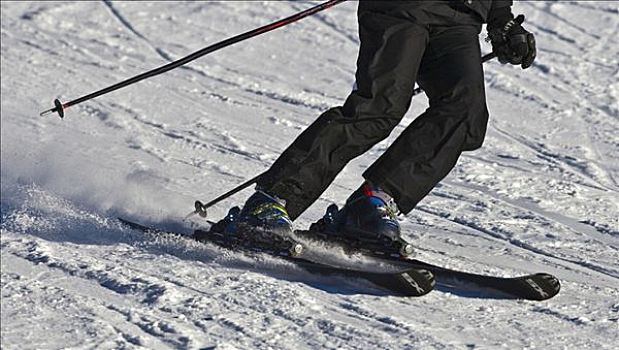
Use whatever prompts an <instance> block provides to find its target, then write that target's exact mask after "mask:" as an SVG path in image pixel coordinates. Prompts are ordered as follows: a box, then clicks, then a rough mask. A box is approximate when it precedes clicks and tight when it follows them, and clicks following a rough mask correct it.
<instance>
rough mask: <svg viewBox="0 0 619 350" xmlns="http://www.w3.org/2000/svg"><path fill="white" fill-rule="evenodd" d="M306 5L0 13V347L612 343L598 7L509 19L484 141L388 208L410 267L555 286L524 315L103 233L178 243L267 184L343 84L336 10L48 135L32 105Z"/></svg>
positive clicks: (38, 7)
mask: <svg viewBox="0 0 619 350" xmlns="http://www.w3.org/2000/svg"><path fill="white" fill-rule="evenodd" d="M312 4H315V2H305V1H304V2H296V3H294V2H259V3H258V2H251V1H250V2H241V1H236V2H185V3H171V2H141V3H132V2H112V1H103V2H2V4H1V5H0V6H1V8H2V25H1V32H0V34H1V39H2V61H1V65H2V81H1V88H2V111H1V118H2V119H1V120H2V128H1V133H2V134H1V136H2V137H1V155H2V168H1V174H2V199H1V203H0V204H1V223H0V249H1V252H2V255H1V257H2V263H1V264H2V265H1V266H2V269H1V283H0V285H1V296H2V301H1V303H2V305H1V306H2V314H1V320H0V321H1V324H2V326H1V334H0V341H1V343H2V345H1V347H2V348H3V349H35V348H36V349H52V348H70V347H71V348H104V349H108V348H109V349H315V348H326V349H396V348H397V349H418V348H424V349H426V348H438V349H475V348H483V349H486V348H502V347H503V348H575V349H576V348H577V349H582V348H595V349H612V348H613V345H612V344H615V343H619V332H618V329H619V304H618V300H619V288H618V285H619V281H618V280H619V264H618V263H617V261H619V219H618V218H619V137H618V136H617V135H618V130H619V59H618V58H617V57H619V42H618V41H619V39H618V38H617V35H616V33H617V32H618V31H619V16H618V14H619V7H618V6H617V4H615V3H613V2H605V1H600V2H596V1H586V2H585V1H566V2H546V1H535V2H517V3H516V4H515V6H514V12H515V13H524V14H525V15H526V18H527V19H526V22H525V26H526V27H527V28H529V29H530V30H532V31H533V32H535V34H536V39H537V42H538V49H539V52H538V58H537V60H536V62H535V64H534V65H533V67H532V68H531V69H529V70H526V71H521V70H520V69H518V68H516V67H510V66H503V65H500V64H498V63H496V62H490V63H488V64H486V65H485V67H484V68H485V70H486V83H487V93H488V103H489V109H490V111H491V120H490V125H489V128H488V135H487V139H486V142H485V144H484V146H483V147H482V148H481V149H480V150H477V151H475V152H469V153H466V154H465V155H463V157H462V158H461V159H460V161H459V162H458V165H457V166H456V168H455V169H454V171H453V172H452V173H451V174H450V175H449V176H448V177H447V178H446V179H445V180H444V181H443V182H442V183H441V184H440V185H439V186H437V188H436V189H435V190H434V191H432V193H431V194H430V195H429V196H428V197H427V198H426V199H424V201H423V202H422V203H420V205H419V206H418V208H417V209H416V210H414V211H413V212H412V213H410V214H409V215H407V216H406V217H404V216H402V217H401V224H402V227H403V232H404V235H405V236H406V238H408V239H409V240H410V241H411V242H413V243H414V245H415V246H416V247H417V253H418V255H419V258H420V259H422V260H427V261H431V262H434V263H436V264H439V265H445V266H449V267H453V268H458V269H462V270H468V271H472V272H479V273H489V274H496V275H501V276H513V275H518V274H523V273H532V272H537V271H546V272H549V273H552V274H555V275H556V276H558V277H559V278H560V279H561V281H562V291H561V293H560V294H559V295H558V296H557V297H556V298H554V299H552V300H549V301H546V302H529V301H514V300H500V299H493V298H492V296H491V294H486V293H484V292H483V291H482V292H479V293H473V294H471V293H470V292H467V291H461V290H456V289H453V288H450V287H449V286H439V287H437V290H436V291H434V292H432V293H430V294H429V295H427V296H425V297H423V298H416V299H406V298H401V297H395V296H389V295H387V293H386V292H385V291H383V290H381V289H380V288H378V287H376V286H373V285H371V284H370V283H368V282H364V281H358V280H354V279H347V278H343V277H335V276H330V277H325V276H317V275H312V274H309V273H307V272H304V271H303V270H301V269H299V268H297V267H295V266H293V265H291V264H290V263H288V262H283V261H280V260H278V259H277V258H272V257H268V256H263V255H246V254H240V253H234V252H230V251H225V250H222V249H219V248H217V247H215V246H212V245H201V244H199V243H195V242H186V241H183V240H180V239H173V238H153V237H151V236H148V235H145V234H141V233H137V232H133V231H131V230H128V229H125V228H123V227H121V226H120V225H119V224H118V223H117V222H116V220H115V219H114V218H115V217H116V216H124V217H128V218H134V219H136V220H139V221H141V222H144V223H152V224H160V225H164V226H166V227H168V228H170V229H184V230H186V228H184V227H179V222H180V220H181V218H182V217H184V216H185V215H186V214H187V213H188V212H189V211H190V210H191V209H192V203H193V200H195V199H209V198H214V197H215V196H217V195H219V194H221V193H223V192H225V191H227V190H228V189H231V188H232V187H234V186H236V185H238V184H239V183H241V182H243V181H245V180H246V179H248V178H251V177H253V176H255V175H256V174H258V173H261V172H262V171H264V170H266V169H267V168H268V166H269V165H270V164H271V163H272V162H273V161H275V159H277V156H278V154H279V153H280V152H281V151H282V150H283V149H284V148H285V147H286V146H287V145H288V144H289V143H290V142H291V141H292V140H293V139H294V138H295V137H296V136H297V135H298V134H299V133H300V132H301V130H302V129H303V128H305V127H306V126H307V125H309V124H310V123H311V122H312V121H313V120H314V119H315V118H316V117H317V116H318V115H319V113H321V112H322V111H324V110H325V109H327V108H329V107H330V106H334V105H337V104H340V103H342V102H343V101H344V98H345V97H346V96H347V94H348V93H349V92H350V89H351V87H352V84H353V82H354V71H355V61H356V55H357V46H358V37H357V33H356V30H357V23H356V13H355V10H356V4H355V3H354V2H348V3H344V4H342V5H338V6H336V7H334V8H332V9H330V10H328V11H325V12H322V13H320V14H318V15H316V16H313V17H311V18H308V19H305V20H303V21H301V22H298V23H295V24H293V25H290V26H287V27H285V28H282V29H278V30H277V31H274V32H272V33H269V34H265V35H263V36H260V37H257V38H254V39H252V40H250V41H247V42H243V43H239V44H236V45H234V46H232V47H229V48H226V49H223V50H221V51H220V52H216V53H213V54H211V55H208V56H206V57H203V58H200V59H198V60H196V61H194V62H191V63H190V64H188V65H187V66H184V67H183V68H182V69H178V70H173V71H170V72H168V73H166V74H165V75H163V76H159V77H156V78H152V79H149V80H146V81H143V82H140V83H138V84H136V85H134V86H132V87H128V88H125V89H123V90H121V91H118V92H113V93H110V94H109V95H106V96H101V97H99V98H97V99H95V100H91V101H88V102H85V103H83V104H80V105H79V106H75V107H71V108H69V109H67V111H66V117H65V119H64V120H59V119H57V118H55V117H47V118H40V117H38V113H39V112H40V111H41V110H43V109H47V108H49V104H50V101H51V100H53V99H54V98H60V99H61V100H62V101H68V100H70V99H73V98H76V97H79V96H82V95H84V94H86V93H89V92H91V91H94V90H97V89H100V88H102V87H104V86H107V85H109V84H113V83H116V82H118V81H121V80H124V79H126V78H128V77H130V76H133V75H135V74H138V73H140V72H143V71H146V70H149V69H153V68H155V67H157V66H160V65H162V64H165V63H168V62H171V61H173V60H175V59H178V58H180V57H183V56H185V55H187V54H189V53H191V52H194V51H196V50H198V49H200V48H202V47H206V46H208V45H210V44H213V43H215V42H217V41H220V40H223V39H224V38H227V37H229V36H232V35H236V34H238V33H242V32H245V31H247V30H250V29H252V28H255V27H258V26H261V25H264V24H267V23H269V22H271V21H274V20H276V19H279V18H281V17H283V16H287V15H290V14H292V13H295V12H298V11H300V10H303V9H305V8H307V7H308V6H310V5H312ZM482 45H483V50H484V52H488V51H489V50H490V48H489V46H488V44H487V43H482ZM426 103H427V101H425V100H424V97H423V96H419V97H415V99H414V101H413V104H412V107H411V111H410V112H409V113H408V114H407V115H406V116H405V118H404V120H403V122H402V124H401V125H400V126H398V127H397V128H396V130H395V131H394V133H393V135H391V136H390V137H389V138H388V139H387V140H385V141H383V142H381V143H380V144H379V145H377V146H376V147H375V148H373V149H372V150H371V151H370V152H368V154H367V155H365V156H363V157H361V158H359V159H357V160H354V161H352V162H351V163H350V164H349V165H348V166H347V168H346V169H345V170H344V171H343V172H342V174H341V175H340V176H338V178H337V179H336V181H335V183H334V184H333V186H331V187H330V188H329V189H328V190H327V191H326V192H325V193H324V194H323V196H322V197H321V198H320V199H319V200H318V201H317V203H316V204H315V205H313V206H312V207H311V208H309V209H308V211H307V212H306V213H305V214H304V215H303V216H302V217H301V218H300V219H299V220H298V222H297V225H298V226H299V227H303V226H306V225H308V224H309V223H311V222H312V221H314V220H315V219H316V218H317V217H319V216H320V215H322V213H323V211H324V208H325V207H326V206H327V205H328V204H330V203H337V204H340V205H341V204H342V202H343V201H344V200H345V198H346V197H347V196H348V194H349V192H350V191H352V190H353V189H355V188H356V187H357V186H358V185H359V183H360V181H361V176H360V174H361V172H362V171H363V170H364V169H365V168H367V166H368V165H369V164H371V162H372V161H373V160H375V159H376V158H377V157H378V156H379V155H380V154H381V152H382V151H384V150H385V149H386V147H388V145H389V144H390V143H391V142H393V140H394V139H395V138H396V137H397V135H398V134H399V133H400V132H401V131H402V130H403V129H404V128H405V126H406V124H407V123H410V121H411V120H412V119H413V118H414V117H415V116H416V115H418V114H419V113H421V112H422V111H423V109H424V108H425V106H426ZM249 193H251V190H246V191H243V192H242V193H240V194H238V195H236V196H235V197H233V198H231V199H227V200H225V201H224V202H222V203H221V204H220V205H218V206H216V207H214V208H212V210H211V212H210V218H211V219H216V218H217V217H219V216H221V215H223V214H224V213H225V211H226V210H227V208H229V207H230V206H232V205H238V204H241V202H242V201H243V199H244V197H245V196H246V195H248V194H249ZM315 249H316V250H317V251H324V249H325V248H324V247H315ZM332 258H333V259H336V260H339V259H344V260H346V259H345V258H344V257H343V256H339V255H335V256H334V257H332ZM353 262H354V263H359V264H361V263H363V262H362V261H354V260H353ZM376 268H380V267H376Z"/></svg>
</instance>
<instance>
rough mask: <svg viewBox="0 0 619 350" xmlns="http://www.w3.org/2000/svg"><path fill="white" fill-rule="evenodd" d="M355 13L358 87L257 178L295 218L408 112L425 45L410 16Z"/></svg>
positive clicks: (423, 35) (422, 31)
mask: <svg viewBox="0 0 619 350" xmlns="http://www.w3.org/2000/svg"><path fill="white" fill-rule="evenodd" d="M361 7H362V5H361V4H360V10H359V36H360V40H361V46H360V49H359V58H358V61H357V73H356V80H357V81H356V85H357V86H356V89H355V90H354V91H353V92H352V93H351V94H350V96H349V97H348V98H347V100H346V102H345V104H344V106H343V107H337V108H332V109H330V110H328V111H326V112H325V113H324V114H322V115H321V116H320V117H319V118H318V119H317V120H316V121H315V122H314V123H313V124H312V125H310V126H309V127H308V128H307V129H306V130H305V131H304V132H303V133H302V134H301V135H300V136H299V137H298V138H297V139H296V140H295V141H294V142H293V143H292V145H290V146H289V147H288V149H286V150H285V151H284V152H283V154H282V155H281V156H280V157H279V159H278V160H277V161H276V162H275V163H274V164H273V166H272V167H271V168H270V169H269V171H268V172H267V173H266V174H265V175H264V176H263V177H262V178H261V179H260V180H259V182H258V188H260V189H262V190H264V191H265V192H268V193H270V194H272V195H273V196H277V197H279V198H282V199H284V200H286V209H287V210H288V213H289V215H290V217H291V218H292V219H295V218H297V217H298V216H299V215H300V214H301V213H302V212H303V211H304V210H305V209H307V207H309V206H310V205H311V204H312V203H313V202H314V201H315V200H316V199H317V198H318V197H319V196H320V195H321V194H322V193H323V192H324V190H325V189H326V188H327V187H328V186H329V184H330V183H331V182H332V181H333V179H334V178H335V176H336V175H337V174H338V173H339V172H340V171H341V170H342V168H343V167H344V166H345V165H346V164H347V163H348V162H349V161H350V160H351V159H353V158H355V157H357V156H359V155H360V154H362V153H364V152H366V151H367V150H368V149H370V148H371V147H372V146H373V145H374V144H376V143H378V142H379V141H381V140H383V139H385V138H386V137H387V136H388V135H389V133H390V132H391V131H392V130H393V128H394V127H395V126H396V125H397V124H398V123H399V121H400V120H401V118H402V116H403V115H404V114H405V113H406V111H407V109H408V107H409V105H410V100H411V96H412V90H413V87H414V82H415V80H416V73H417V71H418V68H419V64H420V62H421V57H422V56H423V52H424V48H425V45H426V42H427V38H428V33H427V30H426V29H425V28H424V27H422V26H419V25H417V24H415V23H414V22H413V21H411V20H410V18H404V17H397V16H392V15H386V14H382V13H377V12H373V11H364V10H362V9H361Z"/></svg>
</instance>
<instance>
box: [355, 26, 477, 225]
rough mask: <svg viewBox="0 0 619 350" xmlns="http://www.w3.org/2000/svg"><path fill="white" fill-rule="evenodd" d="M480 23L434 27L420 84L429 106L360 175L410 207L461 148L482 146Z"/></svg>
mask: <svg viewBox="0 0 619 350" xmlns="http://www.w3.org/2000/svg"><path fill="white" fill-rule="evenodd" d="M478 29H479V28H478V27H476V26H474V25H466V26H455V27H433V28H432V29H431V30H430V41H429V43H428V46H427V49H426V53H425V55H424V57H423V61H422V64H421V67H420V71H419V77H418V83H419V84H420V86H421V87H422V88H423V89H424V91H425V92H426V94H427V95H428V97H429V100H430V107H429V108H428V109H427V110H426V112H425V113H424V114H422V115H421V116H419V117H418V118H417V119H415V120H414V121H413V123H411V125H409V126H408V127H407V129H406V130H405V131H404V132H403V133H402V134H401V135H400V136H399V137H398V139H397V140H396V141H395V142H394V144H393V145H391V147H389V149H388V150H387V151H386V152H385V153H384V154H383V155H382V156H381V157H380V158H379V159H378V160H377V161H376V162H375V163H374V164H373V165H372V166H371V167H370V168H369V169H368V170H367V171H366V172H365V173H364V177H365V178H366V179H367V180H369V181H370V182H372V183H374V184H377V185H380V186H381V187H382V188H384V189H385V190H386V191H387V192H388V193H389V194H390V195H391V196H393V197H394V198H395V200H396V203H397V205H398V208H399V209H400V211H402V212H404V213H408V212H409V211H411V210H412V209H413V208H414V206H415V205H416V204H417V203H418V202H419V201H420V200H421V199H422V198H423V197H425V196H426V195H427V194H428V193H429V192H430V190H431V189H432V188H433V187H434V186H435V185H436V184H437V183H438V182H439V181H440V180H441V179H443V178H444V177H445V176H446V175H447V174H448V173H449V171H451V169H452V168H453V167H454V165H455V164H456V161H457V160H458V157H459V156H460V154H461V153H462V151H465V150H473V149H476V148H478V147H480V146H481V144H482V141H483V139H484V135H485V131H486V124H487V120H488V111H487V108H486V101H485V92H484V78H483V70H482V64H481V59H480V56H481V55H480V47H479V39H478Z"/></svg>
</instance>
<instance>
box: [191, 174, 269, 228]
mask: <svg viewBox="0 0 619 350" xmlns="http://www.w3.org/2000/svg"><path fill="white" fill-rule="evenodd" d="M260 176H262V174H260V175H258V176H256V177H254V178H252V179H249V180H247V181H245V182H243V183H242V184H240V185H238V186H237V187H235V188H233V189H231V190H230V191H228V192H226V193H224V194H222V195H221V196H219V197H217V198H215V199H213V200H212V201H210V202H208V203H206V204H204V203H202V202H201V201H196V202H195V204H194V205H195V208H196V210H195V211H194V213H195V214H198V215H200V216H201V217H203V218H205V217H206V215H207V212H206V209H208V208H210V207H212V206H213V205H215V204H217V203H219V202H221V201H222V200H224V199H226V198H228V197H230V196H232V195H234V194H236V193H237V192H240V191H242V190H244V189H246V188H247V187H249V186H251V185H253V184H255V183H256V182H257V181H258V179H259V178H260Z"/></svg>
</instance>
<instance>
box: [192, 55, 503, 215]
mask: <svg viewBox="0 0 619 350" xmlns="http://www.w3.org/2000/svg"><path fill="white" fill-rule="evenodd" d="M495 57H496V54H495V53H494V52H491V53H489V54H486V55H484V56H482V58H481V63H486V62H488V61H490V60H491V59H493V58H495ZM422 91H423V90H422V89H421V88H420V87H418V88H416V89H415V90H413V96H415V95H418V94H420V93H421V92H422ZM260 176H262V174H260V175H258V176H256V177H254V178H252V179H249V180H247V181H246V182H244V183H242V184H240V185H238V186H237V187H235V188H233V189H231V190H230V191H228V192H226V193H224V194H222V195H221V196H219V197H217V198H215V199H213V200H212V201H210V202H208V203H206V204H204V203H202V202H201V201H199V200H197V201H196V202H195V203H194V207H195V210H194V211H193V212H191V213H190V214H189V215H188V216H191V215H193V214H198V215H200V216H201V217H203V218H205V217H206V216H207V211H206V209H207V208H210V207H212V206H213V205H215V204H217V203H219V202H221V201H222V200H224V199H226V198H228V197H230V196H232V195H234V194H236V193H238V192H240V191H242V190H244V189H246V188H247V187H249V186H251V185H253V184H255V183H256V182H257V181H258V179H259V178H260Z"/></svg>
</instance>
